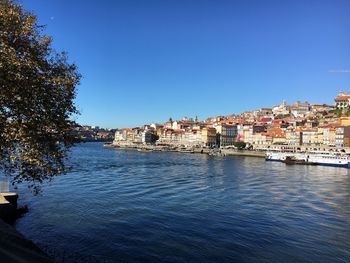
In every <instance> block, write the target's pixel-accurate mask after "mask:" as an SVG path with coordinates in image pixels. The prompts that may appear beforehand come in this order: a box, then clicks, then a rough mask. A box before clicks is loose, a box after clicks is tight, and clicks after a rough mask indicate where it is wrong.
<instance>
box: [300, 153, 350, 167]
mask: <svg viewBox="0 0 350 263" xmlns="http://www.w3.org/2000/svg"><path fill="white" fill-rule="evenodd" d="M307 160H308V162H310V163H314V164H317V165H325V166H336V167H350V158H349V155H347V154H345V153H329V152H314V153H309V154H308V155H307Z"/></svg>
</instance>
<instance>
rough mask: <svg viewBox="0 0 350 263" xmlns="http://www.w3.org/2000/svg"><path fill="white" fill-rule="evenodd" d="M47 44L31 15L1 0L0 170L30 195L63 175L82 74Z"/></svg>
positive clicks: (15, 4) (71, 136)
mask: <svg viewBox="0 0 350 263" xmlns="http://www.w3.org/2000/svg"><path fill="white" fill-rule="evenodd" d="M51 43H52V39H51V37H49V36H46V35H45V34H43V26H40V25H38V24H37V18H36V16H35V15H33V14H32V13H30V12H28V11H26V10H24V9H23V8H22V7H21V6H20V5H18V4H17V3H15V2H14V1H13V0H0V170H2V171H4V172H5V174H6V175H9V176H11V177H12V182H13V184H16V183H20V182H24V181H26V182H28V183H29V186H31V187H33V189H34V190H37V189H38V186H39V185H40V183H41V182H43V181H46V180H51V179H52V177H53V176H54V175H57V174H59V173H61V172H64V171H65V165H64V159H65V157H66V155H67V151H68V149H69V147H70V146H72V145H73V143H74V137H73V135H72V132H71V131H72V127H73V123H72V121H70V119H71V117H72V115H74V114H77V113H78V112H77V109H76V107H75V105H74V98H75V96H76V86H77V85H78V84H79V80H80V75H79V74H78V72H77V68H76V66H75V65H74V64H69V63H68V61H67V56H66V54H65V53H64V52H61V53H58V52H56V51H55V50H53V48H52V46H51Z"/></svg>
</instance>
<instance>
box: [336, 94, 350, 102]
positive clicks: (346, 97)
mask: <svg viewBox="0 0 350 263" xmlns="http://www.w3.org/2000/svg"><path fill="white" fill-rule="evenodd" d="M348 99H350V95H344V96H340V97H336V98H335V101H344V100H348Z"/></svg>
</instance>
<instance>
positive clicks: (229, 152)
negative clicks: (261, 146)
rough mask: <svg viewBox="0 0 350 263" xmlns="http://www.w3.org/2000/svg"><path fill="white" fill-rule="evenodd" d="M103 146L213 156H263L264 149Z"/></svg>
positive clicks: (264, 153) (133, 145)
mask: <svg viewBox="0 0 350 263" xmlns="http://www.w3.org/2000/svg"><path fill="white" fill-rule="evenodd" d="M105 147H111V148H118V149H133V150H137V151H141V152H182V153H200V154H209V155H213V156H246V157H261V158H264V157H265V155H266V151H261V150H260V151H255V150H249V151H248V150H237V149H216V148H215V149H210V148H205V147H179V146H163V145H143V144H120V145H116V144H105Z"/></svg>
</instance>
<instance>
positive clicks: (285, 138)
mask: <svg viewBox="0 0 350 263" xmlns="http://www.w3.org/2000/svg"><path fill="white" fill-rule="evenodd" d="M344 96H345V97H344ZM345 98H346V99H347V102H348V106H350V94H349V95H345V94H344V93H342V92H341V93H340V94H338V96H337V97H336V99H335V102H336V104H335V105H327V104H309V103H308V102H296V103H294V104H292V105H287V103H286V102H285V101H283V102H282V104H280V105H276V106H274V107H272V108H261V109H258V110H255V111H251V112H244V113H242V114H240V115H234V114H232V115H229V116H216V117H210V118H207V119H206V120H204V121H199V120H198V118H197V117H196V118H183V119H182V120H172V119H171V118H170V119H169V120H168V121H167V122H165V123H163V124H150V125H144V126H143V127H136V128H125V129H118V130H117V131H116V133H115V138H114V143H115V144H158V145H176V146H209V147H213V146H217V147H219V146H220V147H227V146H231V145H234V144H235V142H245V143H247V144H249V145H252V146H253V147H254V145H271V144H279V145H292V146H299V145H300V146H302V145H310V146H311V145H314V146H322V145H323V146H329V147H348V146H350V117H348V116H346V115H342V113H344V112H345V110H346V109H347V108H348V107H344V103H345V102H344V100H345ZM340 101H341V104H340Z"/></svg>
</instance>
